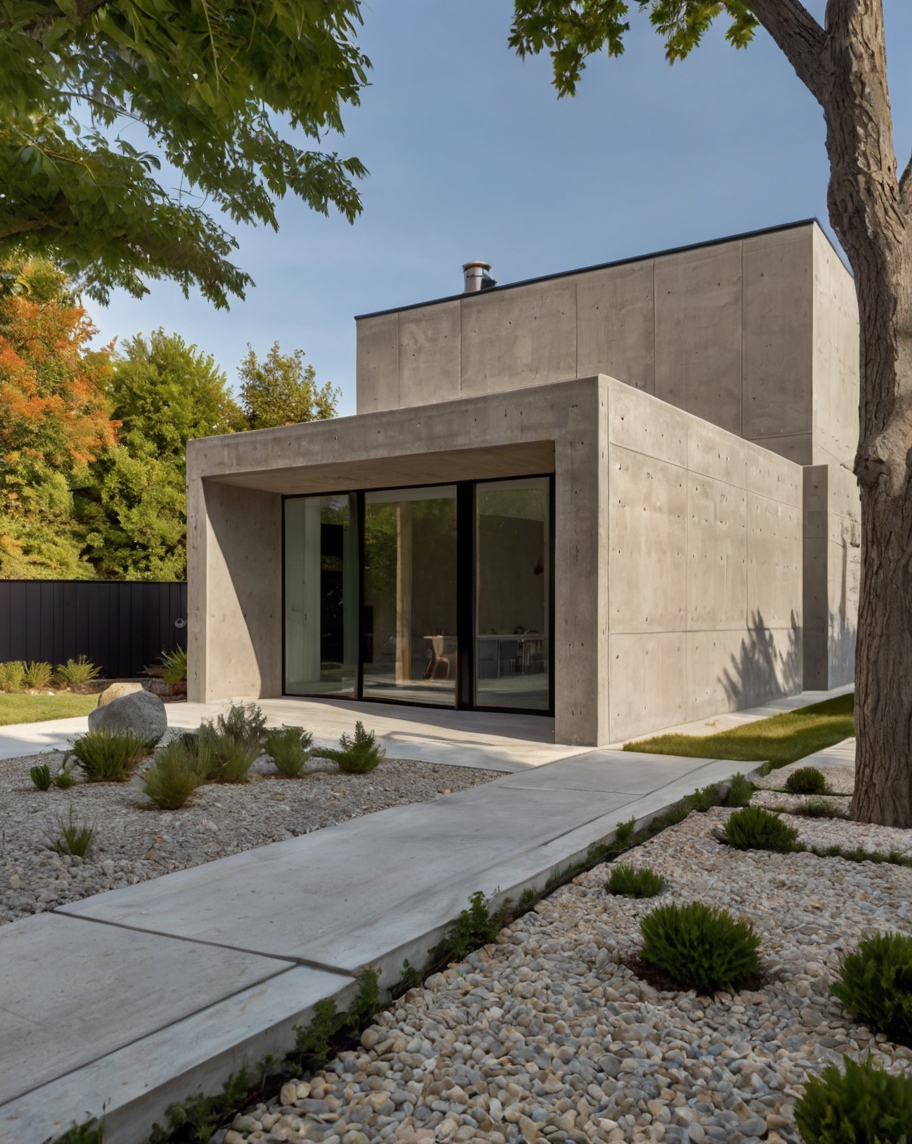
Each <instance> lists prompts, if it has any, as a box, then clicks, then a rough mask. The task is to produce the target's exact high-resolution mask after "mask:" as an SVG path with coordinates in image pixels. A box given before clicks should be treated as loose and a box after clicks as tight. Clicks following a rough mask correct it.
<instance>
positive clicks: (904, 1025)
mask: <svg viewBox="0 0 912 1144" xmlns="http://www.w3.org/2000/svg"><path fill="white" fill-rule="evenodd" d="M830 992H831V993H832V994H833V996H834V997H838V998H839V1000H840V1001H841V1002H842V1003H843V1005H845V1007H846V1009H848V1011H849V1012H850V1013H851V1014H852V1016H853V1017H856V1018H857V1019H858V1020H859V1021H863V1022H864V1023H865V1024H866V1025H870V1026H871V1028H872V1029H874V1031H875V1032H877V1033H886V1035H887V1036H888V1037H889V1038H890V1040H891V1041H896V1042H898V1043H899V1044H901V1045H912V937H909V936H907V935H906V934H901V933H872V934H868V935H867V936H866V937H863V938H862V939H861V941H860V942H859V943H858V947H857V948H856V949H855V950H854V951H853V952H851V953H847V954H846V955H845V956H844V957H843V958H842V959H841V960H840V962H839V970H838V975H837V979H836V980H835V981H834V982H833V984H832V985H831V986H830Z"/></svg>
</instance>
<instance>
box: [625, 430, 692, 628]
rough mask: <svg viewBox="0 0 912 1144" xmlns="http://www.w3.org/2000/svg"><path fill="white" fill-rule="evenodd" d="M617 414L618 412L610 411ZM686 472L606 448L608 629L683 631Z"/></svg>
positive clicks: (653, 458)
mask: <svg viewBox="0 0 912 1144" xmlns="http://www.w3.org/2000/svg"><path fill="white" fill-rule="evenodd" d="M612 413H613V410H612ZM686 477H687V474H686V472H685V471H684V470H683V469H681V468H680V467H678V466H677V465H669V464H668V463H667V462H666V461H660V460H658V459H657V458H656V457H649V456H646V455H644V454H643V453H634V452H631V451H630V450H627V449H621V448H619V447H618V446H616V445H614V446H611V447H610V448H609V452H608V496H609V504H610V509H609V524H608V535H609V547H610V556H609V559H608V582H609V585H610V587H609V609H610V616H611V627H610V630H611V632H612V633H614V632H674V631H683V629H684V627H685V623H686V612H687V482H686Z"/></svg>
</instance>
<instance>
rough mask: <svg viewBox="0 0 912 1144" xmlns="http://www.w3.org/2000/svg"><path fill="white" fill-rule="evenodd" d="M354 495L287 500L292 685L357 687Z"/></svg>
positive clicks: (343, 690)
mask: <svg viewBox="0 0 912 1144" xmlns="http://www.w3.org/2000/svg"><path fill="white" fill-rule="evenodd" d="M356 522H357V511H356V507H355V497H354V495H341V496H318V497H295V498H294V499H290V500H286V501H285V691H286V692H287V693H288V694H289V695H353V694H354V691H355V683H356V679H357V674H358V536H357V523H356Z"/></svg>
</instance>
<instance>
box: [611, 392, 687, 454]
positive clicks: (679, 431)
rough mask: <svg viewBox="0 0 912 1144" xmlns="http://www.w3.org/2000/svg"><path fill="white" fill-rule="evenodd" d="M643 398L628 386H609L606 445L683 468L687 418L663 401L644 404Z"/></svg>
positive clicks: (685, 450)
mask: <svg viewBox="0 0 912 1144" xmlns="http://www.w3.org/2000/svg"><path fill="white" fill-rule="evenodd" d="M642 396H643V395H642V393H641V392H638V391H637V390H636V389H633V388H632V387H631V386H629V385H624V384H620V385H615V384H612V387H611V417H610V419H609V424H608V441H609V444H610V445H618V446H620V447H621V448H624V449H630V450H632V451H634V452H637V453H644V454H645V455H646V456H649V457H657V458H659V459H660V460H663V461H667V462H669V464H672V465H678V466H679V467H680V468H686V467H687V420H686V418H683V417H681V415H680V412H679V411H678V410H677V409H674V408H672V407H671V406H670V405H666V404H665V402H664V401H659V400H658V399H655V400H652V401H649V402H644V401H643V400H642Z"/></svg>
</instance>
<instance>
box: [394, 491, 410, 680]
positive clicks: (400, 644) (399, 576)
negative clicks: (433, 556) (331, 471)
mask: <svg viewBox="0 0 912 1144" xmlns="http://www.w3.org/2000/svg"><path fill="white" fill-rule="evenodd" d="M411 678H412V504H411V501H401V502H400V503H399V504H397V505H396V682H397V683H407V682H408V681H409V680H410V679H411Z"/></svg>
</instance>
